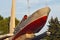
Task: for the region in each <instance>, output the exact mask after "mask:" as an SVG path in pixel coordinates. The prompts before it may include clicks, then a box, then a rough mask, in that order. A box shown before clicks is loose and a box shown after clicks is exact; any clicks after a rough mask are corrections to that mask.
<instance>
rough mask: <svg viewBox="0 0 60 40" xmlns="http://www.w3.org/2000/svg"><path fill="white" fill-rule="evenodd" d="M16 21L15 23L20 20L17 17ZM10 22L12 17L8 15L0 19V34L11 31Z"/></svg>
mask: <svg viewBox="0 0 60 40" xmlns="http://www.w3.org/2000/svg"><path fill="white" fill-rule="evenodd" d="M1 18H3V17H1ZM15 22H16V24H15V25H17V24H18V22H19V20H18V19H17V18H16V19H15ZM9 24H10V17H7V18H5V19H3V20H1V21H0V32H1V33H0V35H2V34H7V33H9V28H10V27H9Z"/></svg>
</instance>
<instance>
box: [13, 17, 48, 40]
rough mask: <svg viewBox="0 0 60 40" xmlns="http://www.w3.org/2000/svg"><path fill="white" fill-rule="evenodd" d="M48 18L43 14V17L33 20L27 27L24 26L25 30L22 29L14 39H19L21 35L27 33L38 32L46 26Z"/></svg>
mask: <svg viewBox="0 0 60 40" xmlns="http://www.w3.org/2000/svg"><path fill="white" fill-rule="evenodd" d="M46 20H47V16H43V17H41V18H39V19H37V20H35V21H33V22H32V23H30V24H29V25H27V26H26V27H25V28H23V30H21V31H20V32H19V33H17V34H16V35H15V37H14V38H13V39H12V40H15V39H17V38H18V37H19V36H21V35H23V34H25V33H36V32H38V31H39V30H41V28H42V27H43V26H44V24H45V23H46Z"/></svg>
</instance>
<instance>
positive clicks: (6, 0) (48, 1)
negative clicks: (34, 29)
mask: <svg viewBox="0 0 60 40" xmlns="http://www.w3.org/2000/svg"><path fill="white" fill-rule="evenodd" d="M11 5H12V0H0V15H2V16H3V17H4V18H5V17H9V16H10V13H11ZM27 5H28V4H27V0H16V13H15V14H16V18H17V19H19V20H21V19H22V17H23V16H24V15H25V14H27V15H31V14H32V13H34V12H35V11H36V10H38V9H41V8H44V7H46V6H48V7H50V9H51V11H50V14H49V17H48V20H47V22H46V25H45V26H44V28H43V29H42V30H41V31H40V32H39V33H43V32H44V30H45V31H46V30H47V29H48V27H47V25H48V21H49V20H50V18H51V17H52V16H53V17H54V18H55V17H58V19H59V20H60V0H29V6H30V9H29V10H30V11H29V14H28V9H27ZM42 31H43V32H42Z"/></svg>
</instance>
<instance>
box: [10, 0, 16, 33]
mask: <svg viewBox="0 0 60 40" xmlns="http://www.w3.org/2000/svg"><path fill="white" fill-rule="evenodd" d="M14 28H15V0H12V8H11V18H10V34H13V32H14Z"/></svg>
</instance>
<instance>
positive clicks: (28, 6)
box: [27, 0, 30, 16]
mask: <svg viewBox="0 0 60 40" xmlns="http://www.w3.org/2000/svg"><path fill="white" fill-rule="evenodd" d="M27 14H28V16H29V15H30V5H29V0H27Z"/></svg>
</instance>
